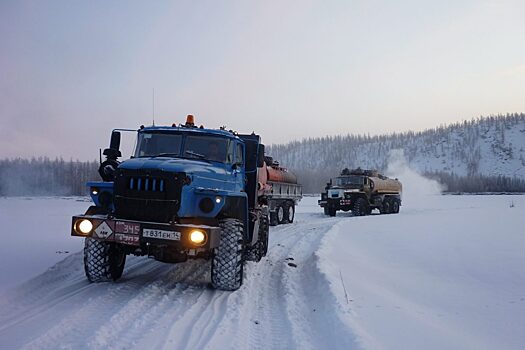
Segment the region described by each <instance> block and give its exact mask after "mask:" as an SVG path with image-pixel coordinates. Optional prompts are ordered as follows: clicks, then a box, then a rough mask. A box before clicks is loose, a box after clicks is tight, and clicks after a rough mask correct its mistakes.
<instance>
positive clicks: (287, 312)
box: [0, 196, 525, 349]
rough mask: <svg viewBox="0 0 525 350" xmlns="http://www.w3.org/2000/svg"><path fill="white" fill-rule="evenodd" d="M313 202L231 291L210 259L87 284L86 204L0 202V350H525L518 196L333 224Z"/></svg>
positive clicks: (132, 269)
mask: <svg viewBox="0 0 525 350" xmlns="http://www.w3.org/2000/svg"><path fill="white" fill-rule="evenodd" d="M316 200H317V198H312V197H306V198H304V199H303V201H302V202H301V204H300V206H299V208H298V212H297V216H296V222H295V223H294V224H291V225H283V226H277V227H272V228H271V231H270V241H271V242H270V250H269V254H268V256H267V257H266V258H264V259H263V260H262V261H261V262H260V263H258V264H255V263H251V262H250V263H247V265H246V269H245V281H244V285H243V286H242V287H241V289H239V290H238V291H236V292H233V293H232V292H223V291H216V290H212V289H209V288H208V287H207V283H208V281H209V269H210V267H209V263H206V262H202V261H190V262H187V263H184V264H178V265H170V264H163V263H160V262H156V261H154V260H151V259H147V258H137V257H128V261H127V265H126V269H125V272H124V276H123V278H122V279H121V280H120V281H118V282H117V283H101V284H89V283H88V282H87V281H86V280H85V278H84V273H83V266H82V255H81V253H80V249H81V245H82V243H81V239H79V238H72V237H69V225H70V216H71V215H73V214H77V213H81V212H83V210H84V209H85V208H86V207H87V206H88V205H89V204H88V203H87V202H83V199H81V198H73V199H60V198H46V199H36V198H35V199H32V200H28V199H22V198H0V224H1V226H0V237H1V238H2V244H1V245H0V273H1V274H0V349H18V348H25V349H106V348H113V349H133V348H136V349H163V348H164V349H360V348H365V349H524V348H525V332H524V329H525V328H524V325H525V196H426V197H425V196H422V197H421V198H418V200H417V201H414V200H412V201H406V202H407V203H406V206H403V207H402V208H401V213H400V214H398V215H371V216H367V217H352V216H351V215H350V214H349V213H343V212H338V215H337V217H336V218H328V217H325V216H324V215H322V213H321V211H320V208H319V207H317V205H316ZM511 204H513V206H511ZM66 252H67V253H66ZM293 264H296V267H294V266H293ZM291 265H292V266H291Z"/></svg>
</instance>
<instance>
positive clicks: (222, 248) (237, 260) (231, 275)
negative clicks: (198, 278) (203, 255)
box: [211, 219, 244, 290]
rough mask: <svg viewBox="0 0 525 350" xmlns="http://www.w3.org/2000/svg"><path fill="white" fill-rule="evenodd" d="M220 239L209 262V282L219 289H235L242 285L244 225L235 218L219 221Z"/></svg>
mask: <svg viewBox="0 0 525 350" xmlns="http://www.w3.org/2000/svg"><path fill="white" fill-rule="evenodd" d="M219 225H220V227H221V230H222V231H221V241H220V243H219V247H218V248H216V249H215V255H214V256H213V260H212V263H211V284H212V286H213V288H216V289H221V290H237V289H239V287H240V286H241V285H242V274H243V264H244V259H243V252H244V237H243V233H244V225H243V223H242V222H241V221H240V220H237V219H224V220H221V221H220V222H219Z"/></svg>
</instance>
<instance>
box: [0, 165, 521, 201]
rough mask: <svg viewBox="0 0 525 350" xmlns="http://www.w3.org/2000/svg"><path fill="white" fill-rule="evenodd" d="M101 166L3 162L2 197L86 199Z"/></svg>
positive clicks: (500, 187) (454, 184)
mask: <svg viewBox="0 0 525 350" xmlns="http://www.w3.org/2000/svg"><path fill="white" fill-rule="evenodd" d="M98 166H99V164H98V162H97V161H91V162H81V161H78V160H77V161H73V160H70V161H64V160H63V159H54V160H51V159H49V158H32V159H29V160H28V159H20V158H17V159H4V160H0V196H52V195H60V196H71V195H75V196H78V195H86V194H87V188H86V186H85V184H86V182H87V181H93V180H100V177H99V175H98V172H97V170H98ZM424 175H425V176H427V177H429V178H432V179H435V180H437V181H439V182H440V183H441V184H443V185H445V188H446V192H452V193H454V192H465V193H479V192H525V180H524V179H521V178H516V177H515V178H511V177H505V176H483V175H473V176H458V175H455V174H450V173H446V172H428V173H425V174H424ZM298 176H299V180H300V182H301V184H302V185H303V187H304V193H319V192H320V191H321V190H322V189H323V188H324V186H325V185H326V182H327V181H328V180H329V177H330V175H328V173H327V172H317V171H311V172H308V173H298Z"/></svg>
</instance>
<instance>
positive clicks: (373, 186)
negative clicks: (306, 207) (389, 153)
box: [318, 168, 402, 216]
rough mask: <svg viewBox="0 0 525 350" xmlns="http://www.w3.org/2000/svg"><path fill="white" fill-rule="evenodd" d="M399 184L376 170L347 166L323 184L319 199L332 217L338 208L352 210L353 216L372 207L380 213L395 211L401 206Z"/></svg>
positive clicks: (367, 211)
mask: <svg viewBox="0 0 525 350" xmlns="http://www.w3.org/2000/svg"><path fill="white" fill-rule="evenodd" d="M401 192H402V186H401V182H399V180H398V179H390V178H388V177H386V176H383V175H381V174H379V173H378V172H377V171H376V170H363V169H359V168H358V169H354V170H350V169H348V168H345V169H343V171H341V174H340V176H338V177H336V178H335V179H333V180H330V182H329V183H327V184H326V187H325V192H323V193H321V199H320V200H319V201H318V203H319V205H320V206H321V207H322V208H323V210H324V213H325V215H330V216H335V215H336V213H337V211H338V210H343V211H352V213H353V214H354V215H356V216H362V215H368V214H370V213H371V212H372V210H374V209H378V210H379V212H380V213H381V214H397V213H399V209H400V207H401Z"/></svg>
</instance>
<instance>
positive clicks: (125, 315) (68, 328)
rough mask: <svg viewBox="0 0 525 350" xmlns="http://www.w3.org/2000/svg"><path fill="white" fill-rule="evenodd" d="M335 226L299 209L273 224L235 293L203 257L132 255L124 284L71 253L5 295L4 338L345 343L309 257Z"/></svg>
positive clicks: (15, 341) (41, 343)
mask: <svg viewBox="0 0 525 350" xmlns="http://www.w3.org/2000/svg"><path fill="white" fill-rule="evenodd" d="M336 222H338V219H324V218H321V217H318V216H314V215H309V214H298V215H297V216H296V223H294V224H292V225H283V226H278V227H275V228H273V227H272V229H271V232H270V249H269V253H268V255H267V257H265V258H263V260H262V261H261V262H259V263H257V264H255V263H251V262H250V263H247V265H246V269H245V281H244V285H243V286H242V287H241V288H240V289H239V290H238V291H236V292H233V293H232V292H224V291H216V290H212V289H209V288H208V287H207V282H208V281H209V270H210V269H209V262H203V261H189V262H187V263H184V264H178V265H169V264H162V263H158V262H156V261H152V260H148V259H145V258H134V257H132V258H130V259H129V260H128V265H127V266H126V270H125V273H124V277H123V278H122V280H121V281H119V282H117V283H101V284H89V283H87V282H86V281H85V280H84V276H83V271H82V260H81V259H82V258H81V255H80V254H75V255H73V256H70V257H69V258H67V259H66V260H65V261H63V262H61V263H60V264H58V265H56V266H55V267H54V269H50V270H48V271H47V272H46V273H44V274H43V275H41V276H39V277H37V278H36V279H33V280H31V281H29V282H28V283H26V284H25V285H22V286H21V287H19V289H18V290H17V291H16V294H11V295H10V296H9V297H8V301H9V305H11V306H9V307H8V308H7V309H6V311H5V312H2V315H0V343H4V342H5V341H9V344H12V345H17V347H25V348H35V349H51V348H57V347H65V348H92V349H102V348H115V349H121V348H125V349H129V348H144V347H147V348H152V349H155V348H185V349H205V348H220V349H230V348H231V349H233V348H250V349H282V348H286V349H292V348H296V349H299V348H300V349H308V348H325V347H331V348H343V347H344V348H348V347H351V346H352V345H355V344H354V340H353V337H352V334H351V331H350V330H349V329H347V328H345V325H344V324H343V323H342V322H341V320H340V319H339V312H338V309H337V305H336V303H335V301H334V298H333V296H332V295H331V294H330V289H329V288H328V286H327V285H326V283H327V282H326V280H325V279H324V276H323V275H322V273H321V272H320V271H319V270H318V268H317V260H316V259H317V256H316V255H315V251H316V249H317V248H318V247H319V243H320V241H321V240H322V238H323V236H324V235H325V233H326V232H327V231H328V230H329V229H330V228H331V227H332V226H333V225H334V224H335V223H336ZM287 259H289V260H287ZM291 259H293V260H291ZM289 263H292V264H296V267H294V266H290V265H289ZM24 329H32V330H34V332H32V334H24V332H23V330H24Z"/></svg>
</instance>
